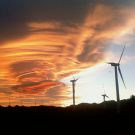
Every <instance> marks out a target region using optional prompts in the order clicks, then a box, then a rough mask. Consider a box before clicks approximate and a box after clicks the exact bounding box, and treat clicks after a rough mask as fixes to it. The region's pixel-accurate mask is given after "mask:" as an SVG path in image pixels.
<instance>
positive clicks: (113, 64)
mask: <svg viewBox="0 0 135 135" xmlns="http://www.w3.org/2000/svg"><path fill="white" fill-rule="evenodd" d="M124 50H125V46H124V47H123V50H122V53H121V55H120V59H119V61H118V63H114V62H109V63H107V64H110V65H111V66H113V67H114V71H115V84H116V97H117V102H118V103H119V101H120V94H119V82H118V71H119V74H120V77H121V79H122V82H123V84H124V86H125V88H126V85H125V81H124V78H123V75H122V72H121V69H120V62H121V59H122V56H123V53H124Z"/></svg>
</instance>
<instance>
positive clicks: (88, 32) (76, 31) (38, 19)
mask: <svg viewBox="0 0 135 135" xmlns="http://www.w3.org/2000/svg"><path fill="white" fill-rule="evenodd" d="M130 7H131V8H130ZM133 7H134V4H133V1H130V0H129V1H125V0H123V1H121V0H120V1H115V0H113V1H112V0H108V1H106V0H101V1H98V0H83V1H82V0H70V1H67V0H38V1H33V0H29V1H26V0H23V1H19V0H14V2H13V1H11V0H6V1H5V0H1V1H0V30H1V31H0V43H1V44H0V50H1V56H0V60H1V63H0V69H1V71H0V80H1V81H0V82H2V84H4V83H5V82H10V84H14V86H12V85H11V86H8V88H9V89H11V92H12V93H14V94H17V93H20V94H22V93H24V94H35V93H36V94H38V93H42V92H45V93H46V100H48V102H50V103H52V101H54V100H55V99H54V98H56V99H57V98H58V99H59V100H60V101H59V102H61V100H64V99H66V96H67V97H68V98H69V96H68V95H69V93H66V92H65V91H67V88H65V87H62V85H63V83H61V82H60V80H61V79H62V78H64V77H67V76H69V75H71V74H73V73H77V72H80V71H82V70H84V69H85V68H88V67H91V66H93V65H95V64H97V63H99V62H100V61H102V59H103V58H104V55H105V53H104V52H105V50H106V47H107V43H108V41H113V40H114V39H115V38H117V39H118V37H120V36H121V35H122V36H123V35H125V34H127V33H129V31H131V29H133V28H134V23H133V22H135V21H134V19H133V18H134V14H133V11H134V8H133ZM129 8H130V9H129ZM129 36H130V37H131V35H129ZM128 39H129V38H128ZM3 80H5V82H3ZM59 85H60V87H62V88H60V87H59ZM4 87H5V85H4ZM6 88H7V86H6ZM64 88H65V91H64V90H63V89H64ZM58 89H59V90H58ZM1 91H2V92H3V93H6V90H5V88H3V87H2V90H1ZM58 91H59V92H58ZM63 93H65V94H64V96H63V99H62V94H63ZM47 97H48V98H47ZM51 99H52V101H51ZM57 104H58V103H57Z"/></svg>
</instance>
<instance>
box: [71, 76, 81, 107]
mask: <svg viewBox="0 0 135 135" xmlns="http://www.w3.org/2000/svg"><path fill="white" fill-rule="evenodd" d="M78 79H79V78H77V79H75V78H74V77H73V80H70V82H71V83H72V88H73V105H75V84H76V81H77V80H78Z"/></svg>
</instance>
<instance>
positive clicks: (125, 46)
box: [118, 45, 126, 64]
mask: <svg viewBox="0 0 135 135" xmlns="http://www.w3.org/2000/svg"><path fill="white" fill-rule="evenodd" d="M125 47H126V46H125V45H124V47H123V50H122V53H121V55H120V59H119V62H118V63H119V64H120V62H121V59H122V56H123V53H124V50H125Z"/></svg>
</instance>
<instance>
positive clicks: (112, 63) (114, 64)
mask: <svg viewBox="0 0 135 135" xmlns="http://www.w3.org/2000/svg"><path fill="white" fill-rule="evenodd" d="M107 64H110V65H111V66H119V65H120V64H119V63H114V62H108V63H107Z"/></svg>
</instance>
